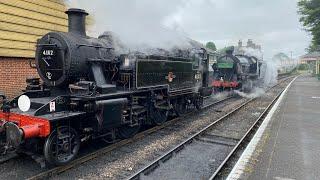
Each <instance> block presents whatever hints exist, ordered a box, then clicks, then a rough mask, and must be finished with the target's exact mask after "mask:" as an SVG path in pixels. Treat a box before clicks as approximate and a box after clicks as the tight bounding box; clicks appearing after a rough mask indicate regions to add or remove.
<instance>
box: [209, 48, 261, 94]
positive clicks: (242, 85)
mask: <svg viewBox="0 0 320 180" xmlns="http://www.w3.org/2000/svg"><path fill="white" fill-rule="evenodd" d="M212 68H213V70H214V73H213V79H214V80H213V82H212V86H213V88H214V90H215V91H218V92H219V91H224V90H232V89H241V90H242V91H251V90H252V89H253V87H255V86H257V85H258V82H260V78H261V68H262V61H261V60H259V59H258V58H257V57H255V56H248V55H241V54H237V55H234V47H231V48H229V49H227V50H226V54H225V55H222V56H220V57H219V58H218V59H217V63H215V64H213V66H212Z"/></svg>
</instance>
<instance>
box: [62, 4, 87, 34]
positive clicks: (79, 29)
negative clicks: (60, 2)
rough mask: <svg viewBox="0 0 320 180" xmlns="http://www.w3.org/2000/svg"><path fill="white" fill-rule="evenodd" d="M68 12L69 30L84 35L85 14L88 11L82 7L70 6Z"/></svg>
mask: <svg viewBox="0 0 320 180" xmlns="http://www.w3.org/2000/svg"><path fill="white" fill-rule="evenodd" d="M65 13H66V14H68V21H69V24H68V26H69V32H71V33H76V34H79V35H81V36H86V24H85V23H86V16H87V15H88V13H87V12H86V11H85V10H83V9H76V8H70V9H68V11H66V12H65Z"/></svg>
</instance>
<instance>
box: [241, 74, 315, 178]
mask: <svg viewBox="0 0 320 180" xmlns="http://www.w3.org/2000/svg"><path fill="white" fill-rule="evenodd" d="M264 137H265V138H262V139H264V142H263V143H262V144H260V145H259V146H260V147H258V148H256V151H257V152H255V155H256V156H255V157H254V159H252V160H251V161H252V162H251V166H252V167H249V168H247V169H245V170H244V171H245V172H246V173H244V176H242V178H241V179H254V180H255V179H277V180H290V179H320V81H318V80H317V79H316V78H313V77H311V76H301V77H299V78H297V79H296V81H295V82H294V83H293V84H292V86H291V87H290V89H289V91H288V92H287V95H286V96H285V97H284V99H283V102H282V104H281V105H280V106H279V110H278V112H277V113H276V114H275V115H274V117H273V118H272V121H271V122H270V124H269V126H268V128H267V130H266V132H265V133H264Z"/></svg>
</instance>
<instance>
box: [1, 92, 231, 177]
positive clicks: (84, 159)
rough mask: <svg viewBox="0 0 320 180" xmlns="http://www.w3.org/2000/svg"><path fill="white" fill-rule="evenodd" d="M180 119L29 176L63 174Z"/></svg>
mask: <svg viewBox="0 0 320 180" xmlns="http://www.w3.org/2000/svg"><path fill="white" fill-rule="evenodd" d="M227 100H230V102H233V101H234V100H233V99H232V98H231V97H228V98H224V99H221V100H219V101H215V102H214V103H209V104H206V105H204V107H203V109H206V108H209V107H212V106H215V105H216V106H215V107H216V108H215V109H213V111H217V109H219V106H220V105H221V107H223V106H224V105H222V104H228V103H227V102H229V101H227ZM223 102H225V103H223ZM224 113H225V112H224ZM189 115H190V114H187V115H186V116H189ZM186 116H183V117H186ZM183 117H180V118H183ZM178 120H179V118H175V119H172V120H170V121H168V122H166V123H165V124H163V125H162V126H156V127H153V128H151V129H148V130H145V131H144V132H141V133H139V134H137V135H136V136H135V137H134V138H131V139H126V140H122V141H119V142H117V143H115V144H112V145H109V146H107V147H104V148H101V149H98V150H97V151H95V152H92V153H91V152H90V153H89V154H88V153H87V154H86V155H83V156H81V157H80V158H78V159H76V160H75V161H74V162H72V163H71V164H69V165H67V166H62V167H57V168H53V169H49V170H46V171H42V170H41V171H36V172H35V173H32V172H30V173H29V174H30V175H31V176H30V175H28V176H27V177H29V179H45V178H48V177H52V176H55V175H58V174H61V173H63V172H65V171H68V170H71V169H73V168H75V167H79V165H81V164H83V163H85V162H88V161H90V160H92V159H95V158H97V157H100V156H102V155H104V154H106V153H108V152H111V151H112V150H114V149H117V148H121V147H125V146H126V145H128V144H131V143H134V142H137V141H138V140H140V139H143V138H144V137H145V136H146V135H149V134H153V133H154V132H156V131H158V130H160V129H163V128H165V127H168V126H170V125H171V124H173V123H175V122H177V121H178ZM9 160H10V159H7V160H5V161H4V162H3V163H5V162H7V161H9ZM1 163H2V162H1V161H0V164H1ZM3 166H4V167H5V164H3ZM22 172H23V171H22ZM22 172H21V173H22ZM39 172H40V173H39ZM33 174H36V175H33Z"/></svg>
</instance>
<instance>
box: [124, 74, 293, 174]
mask: <svg viewBox="0 0 320 180" xmlns="http://www.w3.org/2000/svg"><path fill="white" fill-rule="evenodd" d="M289 78H290V77H288V78H286V79H285V80H287V79H289ZM285 80H283V81H285ZM283 81H281V82H280V83H282V82H283ZM280 83H277V84H276V85H274V86H272V87H271V88H270V89H269V90H271V89H272V88H274V87H276V86H278V85H280ZM282 92H283V90H282V91H281V92H280V93H279V94H278V95H277V96H276V98H275V99H273V100H272V102H271V103H270V104H269V105H268V106H267V108H266V109H265V111H264V112H263V113H262V114H261V115H260V116H259V118H261V117H262V116H263V115H264V114H265V112H266V111H267V110H269V108H270V107H271V106H272V104H273V103H274V101H275V100H276V99H278V97H279V96H280V94H281V93H282ZM255 99H256V97H255V98H250V99H249V100H247V101H246V102H244V103H242V104H241V105H239V106H238V107H237V108H235V109H233V110H232V111H230V112H229V113H227V114H226V115H224V116H222V117H221V118H219V119H217V120H216V121H214V122H212V123H211V124H209V125H208V126H206V127H205V128H203V129H201V130H200V131H198V132H197V133H195V134H193V135H192V136H191V137H189V138H188V139H187V140H185V141H183V142H182V143H180V144H178V145H177V146H175V147H174V148H172V149H171V150H169V151H167V152H166V153H165V154H163V155H162V156H160V157H159V158H157V159H156V160H154V161H153V162H151V163H149V164H148V165H147V166H145V167H143V168H141V169H140V170H138V171H137V172H136V173H135V174H133V175H131V176H130V177H129V178H127V179H129V180H131V179H140V178H141V177H142V176H144V175H148V174H149V173H150V172H152V171H153V170H155V169H156V168H157V167H159V166H160V164H161V163H162V162H165V161H167V160H168V159H170V158H171V157H173V155H174V154H175V153H176V152H179V151H180V150H182V149H183V148H184V147H185V146H186V145H188V144H190V143H192V141H194V140H196V139H197V138H198V137H199V136H201V135H202V134H204V133H206V132H207V131H209V130H210V129H211V128H212V127H213V126H214V125H216V124H217V123H219V122H221V121H223V120H225V119H227V118H228V117H229V116H231V115H233V114H234V113H236V112H237V111H238V110H240V109H242V108H243V107H244V106H246V105H247V104H249V103H250V102H252V101H253V100H255ZM256 122H257V121H256ZM254 124H256V123H254ZM253 126H254V125H253ZM253 126H252V127H253ZM252 127H251V128H250V130H251V129H252ZM247 134H248V132H247V133H246V136H247ZM242 139H243V138H242ZM242 139H241V142H242ZM238 144H240V142H239V143H238ZM238 144H237V147H238ZM234 151H235V150H232V152H234ZM229 156H230V155H228V157H227V159H229ZM225 161H227V160H224V163H225ZM220 166H221V165H220ZM221 168H222V167H219V168H218V170H220V169H221Z"/></svg>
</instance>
